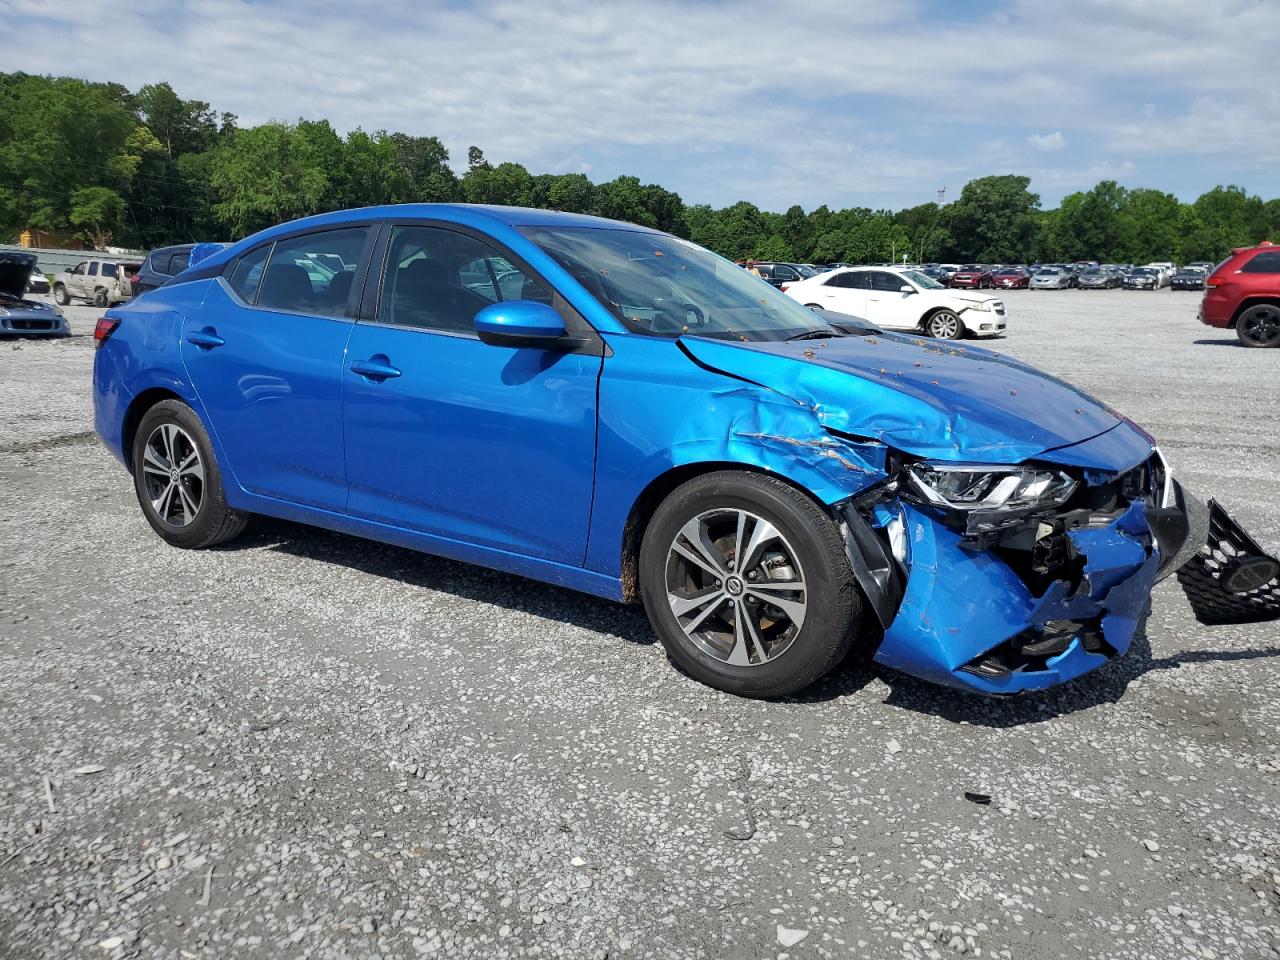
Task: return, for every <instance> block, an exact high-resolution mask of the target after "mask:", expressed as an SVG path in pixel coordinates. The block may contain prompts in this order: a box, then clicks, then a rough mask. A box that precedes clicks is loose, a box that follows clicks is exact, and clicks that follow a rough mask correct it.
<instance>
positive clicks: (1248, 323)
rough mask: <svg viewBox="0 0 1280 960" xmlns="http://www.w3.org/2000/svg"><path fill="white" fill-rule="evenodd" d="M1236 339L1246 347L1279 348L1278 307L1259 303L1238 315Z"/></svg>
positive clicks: (1279, 323)
mask: <svg viewBox="0 0 1280 960" xmlns="http://www.w3.org/2000/svg"><path fill="white" fill-rule="evenodd" d="M1236 337H1237V338H1238V339H1239V340H1240V342H1241V343H1242V344H1244V345H1245V346H1246V347H1280V306H1277V305H1276V304H1274V303H1260V304H1258V305H1257V306H1256V307H1250V308H1249V309H1248V310H1246V311H1245V312H1244V313H1242V314H1240V319H1238V320H1237V321H1236Z"/></svg>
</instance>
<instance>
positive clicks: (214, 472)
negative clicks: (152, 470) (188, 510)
mask: <svg viewBox="0 0 1280 960" xmlns="http://www.w3.org/2000/svg"><path fill="white" fill-rule="evenodd" d="M163 423H174V424H176V425H178V426H179V427H181V428H182V429H183V430H184V431H186V433H187V435H188V436H190V437H191V438H192V439H193V440H194V441H195V444H196V447H197V449H198V450H199V452H200V460H201V462H202V463H203V465H204V476H205V482H204V497H203V500H202V501H201V503H200V509H199V511H198V512H197V513H196V518H195V520H194V521H192V522H191V523H189V524H188V525H187V526H185V527H175V526H173V525H172V524H169V523H166V522H165V521H164V520H162V519H161V518H160V517H159V515H157V513H156V511H155V508H154V507H152V506H151V501H150V500H148V499H147V495H146V488H145V486H144V484H143V471H142V457H143V452H144V449H145V445H146V442H147V439H148V438H149V437H150V436H151V434H152V433H153V432H154V431H155V429H156V427H158V426H160V425H161V424H163ZM130 462H131V463H132V464H133V490H134V494H135V495H136V496H137V498H138V506H139V507H140V508H141V509H142V515H143V516H144V517H146V518H147V522H148V523H149V524H151V529H152V530H154V531H155V532H156V533H157V534H158V535H159V536H160V537H161V539H163V540H164V541H166V542H167V543H169V544H171V545H172V546H175V547H182V548H184V549H197V548H199V547H203V546H207V545H208V544H210V543H212V542H213V541H214V539H215V538H216V536H217V534H218V531H219V530H220V529H221V527H222V521H223V518H224V516H225V515H226V512H227V509H228V508H227V503H226V497H225V495H224V492H223V489H222V473H221V471H220V470H219V469H218V463H217V460H216V459H215V458H214V455H213V444H212V443H210V441H209V434H208V433H207V432H206V431H205V429H204V424H203V423H201V422H200V418H199V417H198V416H197V415H196V412H195V411H194V410H192V409H191V408H190V407H189V406H187V405H186V404H185V403H183V402H182V401H180V400H162V401H160V402H159V403H157V404H156V405H155V406H153V407H151V409H149V410H148V411H147V412H146V413H145V414H143V416H142V420H141V422H140V423H139V424H138V430H137V432H136V433H135V434H134V437H133V449H132V452H131V461H130Z"/></svg>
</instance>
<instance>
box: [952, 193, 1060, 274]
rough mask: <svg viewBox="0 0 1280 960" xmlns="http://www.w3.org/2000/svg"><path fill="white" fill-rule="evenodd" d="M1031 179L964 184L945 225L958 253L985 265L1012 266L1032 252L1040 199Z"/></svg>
mask: <svg viewBox="0 0 1280 960" xmlns="http://www.w3.org/2000/svg"><path fill="white" fill-rule="evenodd" d="M1030 186H1031V179H1030V178H1029V177H1021V176H1016V175H1013V174H1006V175H1003V176H995V177H981V178H979V179H977V180H971V181H969V182H968V183H966V184H965V186H964V190H962V191H961V193H960V199H958V200H957V201H956V202H955V203H953V204H951V205H950V206H949V207H947V208H946V223H947V227H948V229H949V231H950V233H951V236H952V241H953V246H954V248H955V249H956V250H957V251H960V252H963V253H966V254H967V256H968V257H970V258H972V259H974V260H978V261H982V262H983V263H1013V262H1017V261H1019V260H1021V259H1022V258H1024V257H1025V256H1026V255H1027V251H1028V250H1030V249H1031V244H1032V241H1033V239H1034V237H1035V229H1036V218H1035V212H1036V208H1037V207H1038V206H1039V205H1040V198H1039V197H1038V196H1037V195H1036V194H1034V193H1032V192H1031V191H1030V190H1029V189H1028V188H1029V187H1030Z"/></svg>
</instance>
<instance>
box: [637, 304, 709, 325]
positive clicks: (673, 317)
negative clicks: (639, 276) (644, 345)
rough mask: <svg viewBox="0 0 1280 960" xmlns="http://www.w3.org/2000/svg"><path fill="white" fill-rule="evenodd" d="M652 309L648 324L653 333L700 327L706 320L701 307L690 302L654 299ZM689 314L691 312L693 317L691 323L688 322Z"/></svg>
mask: <svg viewBox="0 0 1280 960" xmlns="http://www.w3.org/2000/svg"><path fill="white" fill-rule="evenodd" d="M653 310H654V315H653V321H652V322H651V323H650V325H649V326H650V329H652V330H653V332H654V333H683V332H684V331H685V329H686V328H688V327H690V326H699V327H700V326H703V325H704V324H705V323H706V322H707V315H706V314H705V313H703V312H702V308H700V307H697V306H694V305H693V304H692V303H675V302H670V301H667V300H665V299H655V300H654V301H653ZM689 314H693V317H694V320H693V323H692V324H691V323H690V322H689Z"/></svg>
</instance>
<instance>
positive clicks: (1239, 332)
mask: <svg viewBox="0 0 1280 960" xmlns="http://www.w3.org/2000/svg"><path fill="white" fill-rule="evenodd" d="M1259 309H1263V308H1260V307H1250V308H1249V309H1248V310H1246V311H1244V313H1242V314H1240V318H1239V319H1238V320H1236V339H1237V340H1239V341H1240V343H1241V344H1242V345H1243V346H1246V347H1249V348H1251V349H1254V350H1267V349H1274V348H1275V347H1278V346H1280V340H1276V341H1273V342H1271V343H1258V342H1257V341H1256V340H1250V339H1249V338H1248V337H1246V336H1245V335H1244V328H1245V321H1246V320H1247V319H1248V317H1249V315H1250V314H1252V313H1253V312H1254V311H1255V310H1259Z"/></svg>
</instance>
